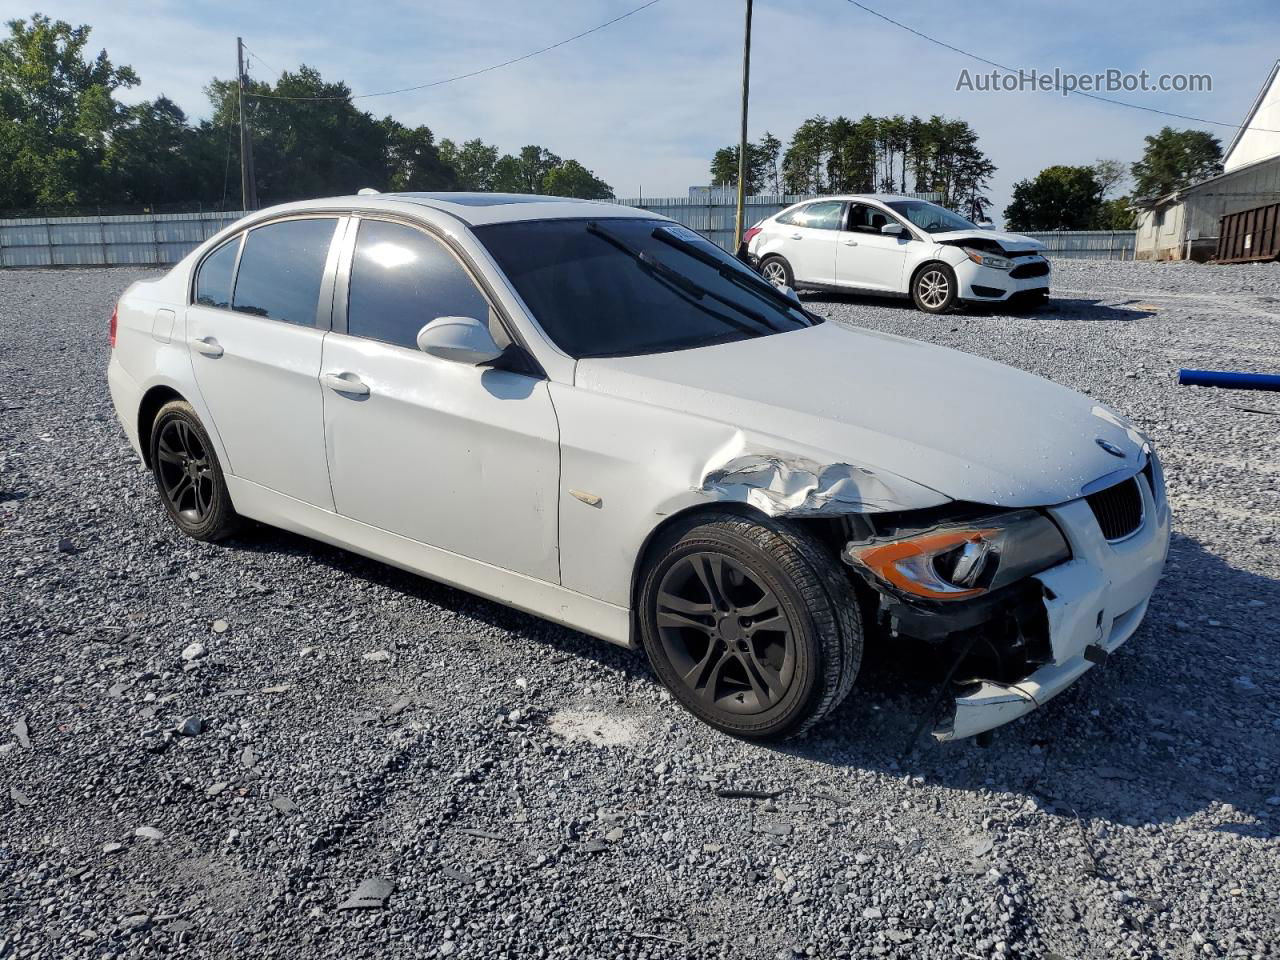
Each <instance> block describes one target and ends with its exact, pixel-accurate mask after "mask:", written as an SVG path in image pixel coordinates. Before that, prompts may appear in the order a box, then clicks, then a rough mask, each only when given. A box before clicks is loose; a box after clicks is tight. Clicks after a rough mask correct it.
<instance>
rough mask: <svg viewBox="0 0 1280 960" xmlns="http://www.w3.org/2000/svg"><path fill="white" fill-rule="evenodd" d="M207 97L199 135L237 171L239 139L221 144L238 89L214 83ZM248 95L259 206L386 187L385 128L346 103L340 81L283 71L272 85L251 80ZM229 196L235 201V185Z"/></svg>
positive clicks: (306, 71) (308, 71) (231, 123)
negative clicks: (208, 110) (208, 107)
mask: <svg viewBox="0 0 1280 960" xmlns="http://www.w3.org/2000/svg"><path fill="white" fill-rule="evenodd" d="M205 92H206V94H207V95H208V97H209V100H210V102H211V103H212V104H213V118H212V121H211V122H210V123H209V124H207V125H202V126H201V136H203V137H207V138H209V139H210V140H212V141H213V142H212V143H207V144H206V147H207V148H208V150H209V151H210V152H214V151H217V150H224V151H227V152H226V155H227V156H229V158H230V166H231V169H232V170H233V171H234V170H239V167H240V140H239V136H238V135H233V136H232V137H231V138H230V146H229V147H228V146H227V142H226V141H227V136H226V134H227V132H228V131H229V130H231V129H232V128H234V127H235V126H236V124H237V123H238V108H237V99H238V97H237V89H236V83H235V81H234V80H219V79H217V78H215V79H214V80H212V81H211V82H210V83H209V85H208V86H207V87H206V88H205ZM245 93H246V95H245V100H244V104H245V122H246V123H247V124H248V125H249V130H250V132H251V134H252V137H253V161H254V169H255V172H256V176H257V184H258V199H259V202H260V203H261V204H263V205H266V204H269V203H282V202H284V201H287V200H297V199H302V198H305V197H324V196H333V195H335V194H348V193H354V192H355V191H356V190H359V189H360V188H362V187H373V188H374V189H379V190H382V189H386V188H387V186H388V185H389V182H390V179H391V169H390V164H389V162H388V142H387V130H386V128H385V126H384V125H383V124H382V123H381V122H380V121H378V120H376V119H375V118H374V117H373V116H372V115H371V114H369V113H365V112H364V111H362V110H358V109H357V108H356V107H355V106H354V105H353V104H352V103H351V100H350V97H351V90H350V88H349V87H347V85H346V84H345V83H331V82H328V81H326V80H324V78H322V77H321V76H320V73H319V72H318V71H317V70H315V69H314V68H312V67H308V66H306V65H303V66H301V67H299V68H298V69H297V70H296V71H293V72H290V71H285V73H283V74H282V75H281V77H280V79H279V80H278V81H277V82H276V83H275V84H274V85H272V84H268V83H263V82H259V81H250V82H249V83H248V84H246V86H245ZM224 167H225V165H224ZM218 179H219V180H221V179H222V178H218ZM234 179H235V178H234V177H233V180H234ZM218 186H219V187H221V183H219V184H218ZM212 189H213V184H207V190H208V192H212ZM230 192H231V195H232V196H233V197H237V198H238V197H239V193H240V191H239V189H238V188H237V187H234V186H233V187H232V189H231V191H230Z"/></svg>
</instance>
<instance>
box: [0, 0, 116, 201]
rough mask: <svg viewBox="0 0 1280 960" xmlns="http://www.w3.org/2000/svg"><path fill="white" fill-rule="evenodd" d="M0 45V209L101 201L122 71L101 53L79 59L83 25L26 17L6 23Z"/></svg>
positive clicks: (86, 37)
mask: <svg viewBox="0 0 1280 960" xmlns="http://www.w3.org/2000/svg"><path fill="white" fill-rule="evenodd" d="M7 25H8V28H9V36H8V37H7V38H5V39H4V40H3V41H0V117H3V118H4V123H3V125H0V170H3V171H4V173H3V175H0V206H6V207H19V206H34V205H40V206H58V205H72V204H82V203H96V202H100V201H102V200H104V199H107V198H108V175H107V167H106V163H105V160H106V151H107V146H108V144H109V143H110V142H111V139H112V137H113V135H114V134H115V132H116V131H117V129H119V128H120V126H121V125H122V124H123V123H125V122H126V112H125V110H124V108H123V107H122V106H121V105H120V104H119V103H118V102H116V100H115V98H114V94H115V91H116V90H118V89H120V88H122V87H132V86H134V85H136V84H137V83H138V77H137V75H136V74H135V73H134V72H133V70H132V69H131V68H130V67H127V66H122V67H116V66H114V65H113V64H112V63H111V60H110V59H109V58H108V57H107V52H106V51H105V50H103V51H100V52H99V53H98V55H97V56H96V57H94V58H93V59H91V60H86V59H85V46H86V45H87V44H88V42H89V33H90V28H89V27H87V26H79V27H72V26H71V24H69V23H67V22H65V21H63V20H56V21H55V20H51V19H50V18H49V17H46V16H44V15H43V14H39V13H37V14H34V15H33V16H32V17H31V19H30V21H26V20H10V21H8V24H7Z"/></svg>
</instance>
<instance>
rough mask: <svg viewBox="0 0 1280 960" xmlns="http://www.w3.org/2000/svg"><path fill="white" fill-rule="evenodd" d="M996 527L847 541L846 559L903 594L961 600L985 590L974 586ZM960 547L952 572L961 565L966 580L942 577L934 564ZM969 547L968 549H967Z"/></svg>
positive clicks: (996, 531) (995, 532)
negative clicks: (878, 540) (884, 540)
mask: <svg viewBox="0 0 1280 960" xmlns="http://www.w3.org/2000/svg"><path fill="white" fill-rule="evenodd" d="M999 532H1000V531H999V530H998V529H996V528H983V529H974V528H969V529H958V530H947V531H943V532H938V533H930V534H925V535H924V536H920V537H913V538H911V539H909V540H897V541H894V542H892V543H871V544H865V545H862V544H849V546H848V547H846V548H845V559H846V560H849V561H851V562H854V563H859V564H862V565H863V566H865V567H867V569H869V570H870V571H871V572H872V573H874V574H875V575H876V576H877V577H879V578H880V579H881V580H883V581H884V582H885V583H888V584H890V585H892V586H894V587H897V588H898V589H899V590H901V591H903V592H904V593H910V594H914V595H915V596H917V597H924V598H926V599H928V600H963V599H966V598H968V597H976V596H977V595H978V594H980V593H986V592H987V588H986V587H979V586H973V585H972V583H973V582H974V581H976V580H977V579H978V577H979V575H980V574H981V572H982V566H983V564H984V563H985V561H986V557H987V555H988V550H989V548H990V540H989V538H990V537H992V536H994V535H996V534H998V533H999ZM957 548H960V550H959V559H958V560H957V565H956V568H955V572H958V571H959V570H960V564H962V563H963V565H964V572H965V576H963V577H961V578H960V579H962V580H963V581H966V582H965V583H956V582H954V581H953V580H951V579H949V578H948V577H947V576H944V574H943V573H942V572H940V571H939V570H938V568H937V565H936V563H935V561H936V560H938V558H940V557H943V556H945V555H947V554H950V553H952V552H953V551H957ZM966 548H968V549H966Z"/></svg>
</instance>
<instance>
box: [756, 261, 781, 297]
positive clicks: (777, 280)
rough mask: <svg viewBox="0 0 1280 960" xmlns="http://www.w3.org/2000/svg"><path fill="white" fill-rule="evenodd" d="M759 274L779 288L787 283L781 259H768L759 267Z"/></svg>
mask: <svg viewBox="0 0 1280 960" xmlns="http://www.w3.org/2000/svg"><path fill="white" fill-rule="evenodd" d="M760 276H762V277H764V278H765V279H766V280H768V281H769V282H770V283H772V284H773V285H774V286H775V287H777V288H778V289H779V290H781V289H782V288H783V287H785V286H786V285H787V270H786V268H785V267H784V266H783V265H782V263H781V261H778V260H770V261H769V262H768V263H766V264H765V265H764V266H763V267H761V268H760Z"/></svg>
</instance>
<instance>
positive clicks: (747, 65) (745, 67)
mask: <svg viewBox="0 0 1280 960" xmlns="http://www.w3.org/2000/svg"><path fill="white" fill-rule="evenodd" d="M750 86H751V0H747V22H746V27H745V28H744V30H743V35H742V135H741V137H740V138H739V139H738V211H737V213H736V214H735V216H734V219H733V252H734V253H735V254H736V253H737V252H738V247H739V246H741V245H742V215H743V213H744V212H745V211H744V209H743V208H744V207H745V206H746V197H747V92H748V90H749V88H750Z"/></svg>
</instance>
